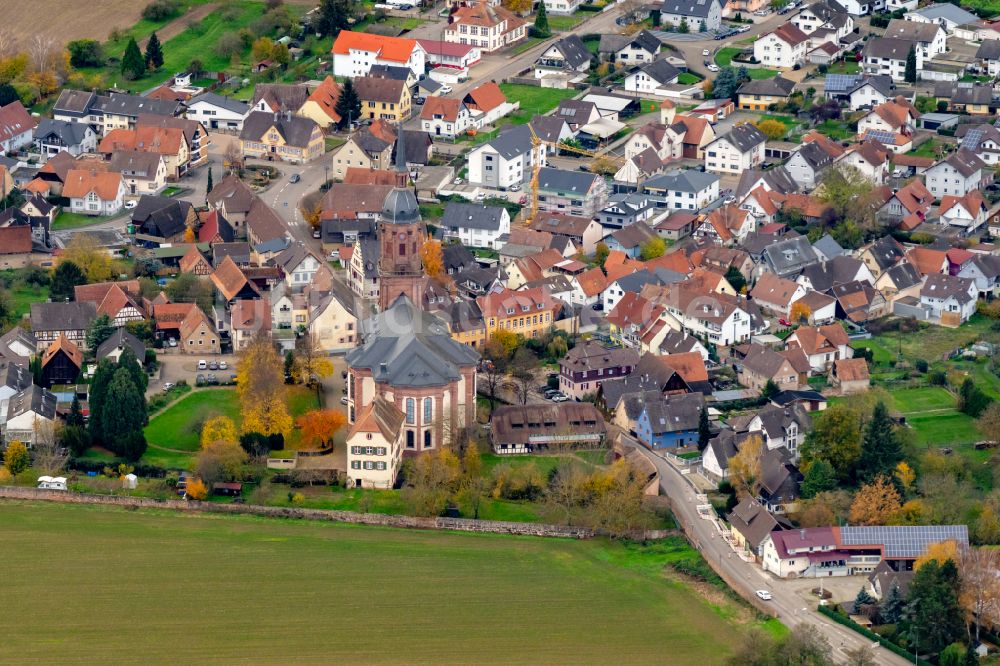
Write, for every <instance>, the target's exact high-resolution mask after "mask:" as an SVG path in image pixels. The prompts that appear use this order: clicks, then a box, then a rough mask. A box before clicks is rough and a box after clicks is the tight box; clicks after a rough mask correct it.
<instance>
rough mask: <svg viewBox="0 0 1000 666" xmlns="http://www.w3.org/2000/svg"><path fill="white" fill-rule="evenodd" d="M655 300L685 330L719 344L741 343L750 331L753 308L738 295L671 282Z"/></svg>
mask: <svg viewBox="0 0 1000 666" xmlns="http://www.w3.org/2000/svg"><path fill="white" fill-rule="evenodd" d="M657 302H660V303H661V304H662V305H664V307H666V309H667V312H668V314H669V315H670V316H671V317H673V318H674V319H676V320H677V321H678V322H679V323H680V324H681V326H683V327H684V328H685V329H687V330H688V332H689V333H693V334H694V335H700V336H703V337H704V338H706V339H707V340H709V341H710V342H712V343H713V344H716V345H718V346H720V347H728V346H729V345H731V344H733V343H739V342H745V341H746V340H748V339H749V338H750V335H751V332H752V330H753V322H752V317H751V310H752V309H753V308H752V306H751V304H749V303H747V301H746V300H745V299H742V298H737V297H733V296H729V295H727V294H720V293H705V291H704V290H703V289H702V288H700V287H697V286H685V285H684V283H680V284H677V285H672V286H671V287H670V288H669V292H668V294H667V296H666V298H664V299H662V300H658V301H657Z"/></svg>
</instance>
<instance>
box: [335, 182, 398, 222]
mask: <svg viewBox="0 0 1000 666" xmlns="http://www.w3.org/2000/svg"><path fill="white" fill-rule="evenodd" d="M391 191H392V186H391V185H350V184H347V183H334V184H333V185H331V186H330V189H329V191H327V193H326V196H325V197H323V214H324V216H327V211H331V212H338V211H354V212H355V213H370V212H381V211H382V206H383V205H384V204H385V198H386V197H387V196H389V192H391Z"/></svg>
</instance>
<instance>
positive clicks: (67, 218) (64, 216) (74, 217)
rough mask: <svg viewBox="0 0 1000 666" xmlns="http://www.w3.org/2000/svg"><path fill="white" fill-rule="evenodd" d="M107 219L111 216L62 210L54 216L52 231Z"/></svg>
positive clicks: (78, 226)
mask: <svg viewBox="0 0 1000 666" xmlns="http://www.w3.org/2000/svg"><path fill="white" fill-rule="evenodd" d="M109 219H111V218H109V217H104V216H101V215H84V214H83V213H71V212H69V211H65V210H64V211H62V212H61V213H59V214H58V215H57V216H56V219H55V221H53V222H52V231H63V230H66V229H79V228H80V227H87V226H90V225H92V224H100V223H101V222H107V221H108V220H109Z"/></svg>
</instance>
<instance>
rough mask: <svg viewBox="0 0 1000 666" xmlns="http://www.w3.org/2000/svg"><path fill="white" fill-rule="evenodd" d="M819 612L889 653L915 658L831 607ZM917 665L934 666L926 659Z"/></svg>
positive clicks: (823, 608) (822, 608)
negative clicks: (875, 643) (870, 640)
mask: <svg viewBox="0 0 1000 666" xmlns="http://www.w3.org/2000/svg"><path fill="white" fill-rule="evenodd" d="M818 610H819V612H820V613H822V614H823V615H826V616H827V617H828V618H830V619H831V620H833V621H834V622H836V623H838V624H842V625H844V626H845V627H847V628H848V629H853V630H854V631H856V632H858V633H859V634H861V635H862V636H866V637H868V638H870V639H872V640H873V641H878V643H879V645H881V646H882V647H884V648H885V649H886V650H888V651H889V652H893V653H895V654H897V655H899V656H900V657H903V658H904V659H906V660H907V661H909V660H910V659H912V658H913V655H912V654H910V653H909V652H907V651H906V650H904V649H903V648H901V647H899V646H898V645H896V644H895V643H893V642H891V641H889V640H888V639H887V638H885V637H884V636H879V635H878V634H876V633H875V632H874V631H871V630H870V629H866V628H865V627H862V626H861V625H860V624H858V623H857V622H855V621H854V620H852V619H851V618H849V617H844V616H843V615H841V614H840V613H838V612H837V611H835V610H833V609H832V608H830V607H829V606H819V607H818ZM916 663H917V664H918V666H932V664H931V663H930V662H929V661H926V660H924V659H918V660H917V662H916Z"/></svg>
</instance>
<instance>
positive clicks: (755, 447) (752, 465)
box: [729, 435, 764, 499]
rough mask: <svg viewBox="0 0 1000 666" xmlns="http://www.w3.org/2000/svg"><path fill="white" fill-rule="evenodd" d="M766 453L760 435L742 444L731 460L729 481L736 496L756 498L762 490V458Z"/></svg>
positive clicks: (749, 438) (748, 438)
mask: <svg viewBox="0 0 1000 666" xmlns="http://www.w3.org/2000/svg"><path fill="white" fill-rule="evenodd" d="M763 453H764V440H763V439H761V437H760V436H759V435H751V436H749V437H747V438H746V439H745V440H744V441H743V443H742V444H740V447H739V452H738V453H737V454H736V455H735V456H733V457H732V458H730V459H729V481H730V483H732V484H733V488H735V489H736V494H737V495H738V496H739V497H740V498H741V499H742V498H744V497H748V496H749V497H756V495H757V491H758V490H759V489H760V474H761V469H760V457H761V455H763Z"/></svg>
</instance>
